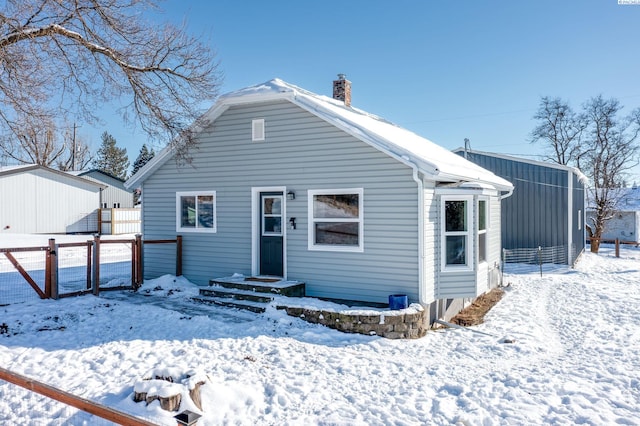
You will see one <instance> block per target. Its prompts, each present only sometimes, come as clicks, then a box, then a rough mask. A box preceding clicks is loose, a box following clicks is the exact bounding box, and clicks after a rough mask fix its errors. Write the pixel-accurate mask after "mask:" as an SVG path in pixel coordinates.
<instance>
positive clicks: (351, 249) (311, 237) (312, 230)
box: [307, 188, 364, 253]
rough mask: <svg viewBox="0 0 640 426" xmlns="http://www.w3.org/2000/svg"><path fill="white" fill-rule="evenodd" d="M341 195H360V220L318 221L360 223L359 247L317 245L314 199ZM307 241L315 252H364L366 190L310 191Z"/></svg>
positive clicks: (319, 219) (309, 247) (308, 196)
mask: <svg viewBox="0 0 640 426" xmlns="http://www.w3.org/2000/svg"><path fill="white" fill-rule="evenodd" d="M340 194H358V218H357V219H349V218H335V219H326V218H318V219H317V221H323V222H358V245H357V246H339V245H331V244H316V243H315V240H316V239H315V226H314V224H315V222H316V218H314V217H313V197H314V196H315V195H340ZM307 216H308V225H307V231H308V232H307V241H308V249H309V250H313V251H337V252H357V253H362V252H364V189H363V188H346V189H345V188H342V189H309V190H308V191H307Z"/></svg>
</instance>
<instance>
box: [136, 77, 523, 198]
mask: <svg viewBox="0 0 640 426" xmlns="http://www.w3.org/2000/svg"><path fill="white" fill-rule="evenodd" d="M274 100H286V101H289V102H291V103H293V104H295V105H297V106H299V107H300V108H303V109H304V110H306V111H308V112H310V113H311V114H313V115H315V116H317V117H319V118H321V119H323V120H325V121H327V122H328V123H330V124H332V125H334V126H336V127H337V128H339V129H341V130H343V131H345V132H346V133H348V134H350V135H352V136H353V137H355V138H357V139H359V140H361V141H363V142H365V143H367V144H369V145H371V146H372V147H374V148H376V149H378V150H380V151H382V152H384V153H385V154H387V155H389V156H391V157H392V158H395V159H396V160H398V161H400V162H402V163H404V164H407V165H408V166H410V167H412V168H414V169H416V170H418V171H420V172H422V173H423V174H425V175H426V176H428V177H430V178H432V179H434V180H436V181H440V182H458V181H463V182H469V181H473V182H480V183H482V184H488V185H491V186H493V187H495V188H496V189H499V190H502V191H510V190H511V189H512V188H513V186H512V185H511V183H510V182H509V181H507V180H505V179H503V178H501V177H499V176H497V175H495V174H493V173H492V172H490V171H488V170H486V169H484V168H482V167H480V166H478V165H476V164H474V163H472V162H470V161H467V160H465V159H464V158H462V157H460V156H459V155H456V154H454V153H453V152H451V151H449V150H448V149H446V148H443V147H441V146H439V145H437V144H435V143H433V142H431V141H430V140H428V139H425V138H423V137H421V136H418V135H417V134H415V133H413V132H411V131H409V130H406V129H404V128H402V127H399V126H396V125H395V124H393V123H390V122H388V121H386V120H384V119H382V118H380V117H378V116H375V115H373V114H369V113H367V112H365V111H362V110H359V109H357V108H353V107H347V106H345V105H344V103H343V102H341V101H338V100H335V99H332V98H329V97H327V96H321V95H317V94H315V93H312V92H309V91H307V90H304V89H302V88H299V87H297V86H294V85H292V84H289V83H286V82H284V81H282V80H280V79H273V80H270V81H268V82H266V83H262V84H258V85H255V86H251V87H247V88H245V89H241V90H238V91H235V92H231V93H228V94H226V95H222V96H220V98H219V99H218V101H217V102H216V104H215V105H214V106H213V107H212V108H211V109H209V111H207V112H206V113H205V114H204V116H203V118H202V122H203V123H210V122H212V121H214V120H215V119H216V118H217V117H219V116H220V115H221V114H222V113H224V111H226V110H227V109H228V108H229V107H230V106H232V105H242V104H252V103H259V102H268V101H274ZM198 126H202V125H199V124H196V125H194V127H193V128H191V129H190V131H191V132H192V133H197V132H199V131H200V130H202V128H201V127H198ZM176 142H179V141H176ZM172 145H174V144H171V146H172ZM171 146H168V147H166V148H165V149H164V150H162V151H161V152H160V153H159V154H158V155H156V156H155V157H154V158H153V159H151V161H149V162H148V163H147V164H146V165H145V166H144V167H143V168H142V169H141V170H139V171H138V173H136V174H135V175H134V176H132V177H131V178H130V179H129V180H128V181H127V182H126V183H125V187H127V188H132V187H135V186H136V185H138V184H140V183H141V182H143V181H144V180H145V179H146V178H147V176H149V175H150V174H151V173H153V171H154V170H155V169H156V168H157V167H159V166H160V165H162V164H163V163H165V162H166V161H167V160H168V159H169V158H171V157H172V154H173V149H172V148H171Z"/></svg>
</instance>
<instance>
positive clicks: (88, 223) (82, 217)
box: [0, 169, 100, 233]
mask: <svg viewBox="0 0 640 426" xmlns="http://www.w3.org/2000/svg"><path fill="white" fill-rule="evenodd" d="M99 197H100V188H99V187H98V186H96V185H94V184H92V183H90V182H86V183H84V182H82V180H80V179H77V178H71V177H69V178H67V177H65V176H63V175H59V174H57V173H53V172H48V171H46V170H43V169H32V170H29V171H26V172H20V173H14V174H9V175H5V176H2V177H0V198H1V201H0V229H1V231H0V232H12V233H67V232H96V231H97V230H98V220H97V216H96V210H97V208H98V204H99V199H100V198H99Z"/></svg>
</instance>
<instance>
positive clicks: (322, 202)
mask: <svg viewBox="0 0 640 426" xmlns="http://www.w3.org/2000/svg"><path fill="white" fill-rule="evenodd" d="M307 198H308V207H307V213H308V215H309V219H308V220H309V225H308V235H309V240H308V241H309V250H325V251H354V252H361V251H363V250H364V242H363V240H364V235H363V229H364V212H363V190H362V188H357V189H321V190H318V189H316V190H310V191H309V193H308V197H307Z"/></svg>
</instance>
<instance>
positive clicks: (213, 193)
mask: <svg viewBox="0 0 640 426" xmlns="http://www.w3.org/2000/svg"><path fill="white" fill-rule="evenodd" d="M207 195H210V196H213V228H199V227H198V226H197V223H198V222H197V221H196V227H195V228H184V227H182V223H181V222H182V221H181V218H182V216H181V215H182V208H181V205H180V197H184V196H195V197H196V206H197V205H198V202H197V197H198V196H207ZM217 205H218V196H217V195H216V191H182V192H176V232H197V233H207V234H215V233H216V232H218V209H217ZM197 214H198V213H197V211H196V216H197Z"/></svg>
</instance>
